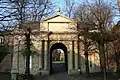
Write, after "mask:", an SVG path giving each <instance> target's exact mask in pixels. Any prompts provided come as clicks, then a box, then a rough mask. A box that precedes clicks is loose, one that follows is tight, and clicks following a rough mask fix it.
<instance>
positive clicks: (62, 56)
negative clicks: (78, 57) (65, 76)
mask: <svg viewBox="0 0 120 80" xmlns="http://www.w3.org/2000/svg"><path fill="white" fill-rule="evenodd" d="M67 70H68V60H67V47H66V46H65V45H64V44H63V43H55V44H53V45H52V46H51V48H50V73H52V74H53V73H60V72H66V71H67Z"/></svg>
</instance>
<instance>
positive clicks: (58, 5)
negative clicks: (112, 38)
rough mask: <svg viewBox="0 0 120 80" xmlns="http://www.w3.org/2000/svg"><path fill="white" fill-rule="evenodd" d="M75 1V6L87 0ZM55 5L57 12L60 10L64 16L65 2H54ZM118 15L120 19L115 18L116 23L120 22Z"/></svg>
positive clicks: (55, 0) (58, 0)
mask: <svg viewBox="0 0 120 80" xmlns="http://www.w3.org/2000/svg"><path fill="white" fill-rule="evenodd" d="M74 1H75V4H80V3H81V2H82V1H85V0H74ZM88 1H91V0H88ZM106 1H107V2H109V1H112V0H106ZM115 1H117V0H113V2H115ZM53 3H54V4H55V10H56V9H58V8H60V9H61V12H62V14H64V11H63V10H64V9H65V8H64V7H65V3H64V0H53ZM116 6H117V4H116ZM118 14H119V17H118V16H116V17H115V18H114V22H117V21H119V20H120V13H118Z"/></svg>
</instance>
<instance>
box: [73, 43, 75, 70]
mask: <svg viewBox="0 0 120 80" xmlns="http://www.w3.org/2000/svg"><path fill="white" fill-rule="evenodd" d="M74 47H75V46H74V41H72V63H73V65H72V66H73V69H75V51H74Z"/></svg>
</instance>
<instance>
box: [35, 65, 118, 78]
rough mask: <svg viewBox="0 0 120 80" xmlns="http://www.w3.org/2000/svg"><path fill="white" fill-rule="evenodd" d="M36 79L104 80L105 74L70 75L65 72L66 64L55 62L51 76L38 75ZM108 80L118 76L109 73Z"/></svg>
mask: <svg viewBox="0 0 120 80" xmlns="http://www.w3.org/2000/svg"><path fill="white" fill-rule="evenodd" d="M35 80H103V74H101V73H94V74H90V75H89V76H86V75H85V74H81V75H80V74H79V75H68V74H67V72H65V66H64V64H53V74H51V75H49V76H37V77H36V79H35ZM107 80H118V79H117V76H116V75H114V74H112V73H109V74H107Z"/></svg>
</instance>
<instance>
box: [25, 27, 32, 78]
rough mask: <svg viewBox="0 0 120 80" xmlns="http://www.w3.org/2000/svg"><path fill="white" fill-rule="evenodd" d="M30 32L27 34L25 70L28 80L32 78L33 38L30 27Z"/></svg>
mask: <svg viewBox="0 0 120 80" xmlns="http://www.w3.org/2000/svg"><path fill="white" fill-rule="evenodd" d="M27 31H28V33H26V34H25V37H26V50H27V52H26V53H25V54H26V70H25V74H26V76H27V78H28V80H30V55H31V51H30V47H31V44H30V42H31V39H30V31H31V30H30V29H29V28H28V29H27Z"/></svg>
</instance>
